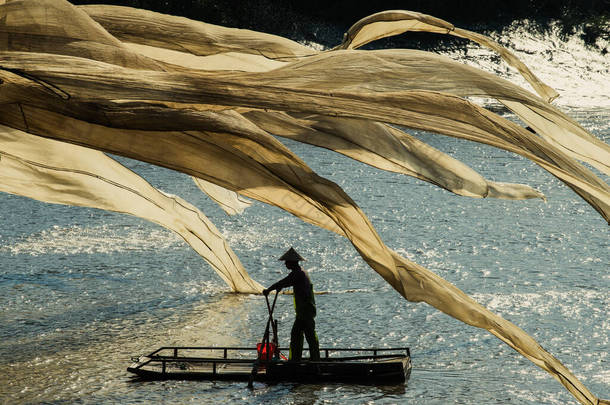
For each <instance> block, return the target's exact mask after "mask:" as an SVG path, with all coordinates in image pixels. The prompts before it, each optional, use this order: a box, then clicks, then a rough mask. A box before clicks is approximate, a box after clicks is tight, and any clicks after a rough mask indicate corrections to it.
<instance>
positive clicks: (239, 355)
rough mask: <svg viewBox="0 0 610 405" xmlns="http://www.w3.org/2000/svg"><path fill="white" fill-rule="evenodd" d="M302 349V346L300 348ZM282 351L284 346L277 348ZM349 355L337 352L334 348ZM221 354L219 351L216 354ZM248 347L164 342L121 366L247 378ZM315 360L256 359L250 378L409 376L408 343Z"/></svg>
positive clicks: (392, 380) (140, 372) (360, 380)
mask: <svg viewBox="0 0 610 405" xmlns="http://www.w3.org/2000/svg"><path fill="white" fill-rule="evenodd" d="M305 350H307V349H305ZM280 351H284V352H287V351H288V349H287V348H280ZM341 352H343V353H349V354H350V355H349V356H345V355H343V356H337V355H336V354H337V353H341ZM219 353H222V354H219ZM256 353H257V352H256V348H252V347H182V346H164V347H161V348H159V349H157V350H155V351H154V352H152V353H150V354H148V355H145V356H140V357H137V358H132V361H133V362H134V363H133V364H132V365H131V366H130V367H128V368H127V371H129V372H131V373H134V374H136V376H138V377H139V378H142V379H147V380H168V379H173V380H176V379H177V380H234V381H248V379H249V378H250V376H251V374H252V367H253V366H254V363H255V362H256ZM320 353H321V355H322V358H321V360H320V361H308V360H303V361H281V360H279V361H278V360H272V361H261V362H260V365H259V368H258V372H257V374H256V379H255V380H256V381H262V382H283V381H286V382H290V381H294V382H300V383H326V382H340V383H353V384H375V385H394V384H404V383H405V382H406V381H407V380H408V379H409V376H410V375H411V351H410V349H409V348H369V349H354V348H348V349H344V348H334V347H333V348H321V349H320Z"/></svg>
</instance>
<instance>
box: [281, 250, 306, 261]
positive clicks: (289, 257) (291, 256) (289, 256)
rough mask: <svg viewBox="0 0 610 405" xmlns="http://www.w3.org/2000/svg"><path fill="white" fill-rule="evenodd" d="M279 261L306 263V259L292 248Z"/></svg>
mask: <svg viewBox="0 0 610 405" xmlns="http://www.w3.org/2000/svg"><path fill="white" fill-rule="evenodd" d="M279 260H284V261H286V262H300V261H304V260H305V259H303V258H302V257H301V255H300V254H298V253H297V251H296V250H294V248H292V247H291V248H290V249H288V250H287V251H286V253H284V254H283V255H282V257H280V258H279Z"/></svg>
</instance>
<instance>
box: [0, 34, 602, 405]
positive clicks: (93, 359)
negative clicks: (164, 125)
mask: <svg viewBox="0 0 610 405" xmlns="http://www.w3.org/2000/svg"><path fill="white" fill-rule="evenodd" d="M517 27H518V25H517V26H515V27H513V28H510V29H508V31H505V32H500V33H498V34H497V37H498V39H504V42H505V43H506V44H507V45H510V46H511V49H513V50H515V52H516V53H517V54H518V56H519V57H521V58H522V59H523V60H524V61H525V62H526V63H528V64H529V65H530V67H532V68H533V70H534V71H535V72H536V73H537V74H538V75H539V77H541V78H542V79H543V80H544V81H546V82H547V83H548V84H550V85H551V86H553V87H555V88H557V89H558V90H559V91H560V92H561V93H562V94H563V97H562V98H561V99H559V100H558V101H557V103H556V104H558V105H559V106H560V107H561V108H562V109H564V111H567V112H568V113H569V114H570V115H571V116H573V117H574V118H576V119H577V120H578V121H579V122H580V123H581V124H582V125H583V126H584V127H585V128H586V129H588V130H589V131H591V132H592V133H593V134H595V135H596V136H598V137H600V138H601V139H604V140H605V142H610V101H609V99H608V94H610V85H609V84H608V80H607V78H608V77H610V76H609V71H608V69H609V68H608V67H609V66H610V57H609V56H608V55H607V54H606V55H602V54H601V53H599V52H597V51H594V50H591V49H587V48H585V47H584V45H582V43H580V42H579V41H578V40H576V39H574V38H572V39H570V40H560V39H559V38H558V37H557V36H556V35H555V34H553V32H549V33H547V34H545V35H544V36H542V35H541V34H539V35H538V36H535V35H533V34H531V33H530V32H528V31H527V30H523V29H520V28H517ZM452 56H454V57H456V58H459V59H461V60H463V61H464V62H465V63H474V64H478V65H480V66H483V67H484V68H488V69H491V70H493V71H495V72H496V73H498V74H501V75H503V76H504V77H508V78H510V79H514V80H516V81H517V82H519V83H521V82H520V79H519V78H518V77H516V76H514V74H513V73H511V72H510V71H509V70H504V68H497V67H496V66H495V63H496V62H497V60H495V59H494V57H493V56H491V55H490V54H488V53H485V52H480V51H479V50H478V49H477V48H475V47H466V46H465V47H464V48H463V49H457V50H455V51H453V53H452ZM491 106H492V107H494V106H493V105H491ZM498 111H499V113H500V114H501V115H504V116H506V117H508V118H512V117H511V115H510V114H509V113H508V112H506V111H502V110H501V109H500V110H498ZM415 135H417V136H418V137H420V138H421V139H423V140H425V141H427V142H429V143H430V144H432V145H434V146H435V147H437V148H439V149H441V150H443V151H445V152H447V153H449V154H451V155H452V156H454V157H457V158H458V159H460V160H462V161H464V162H466V163H468V164H470V165H471V166H472V167H474V168H475V169H476V170H478V171H479V172H480V173H482V174H483V175H484V176H486V177H488V178H490V179H492V180H496V181H506V182H525V183H527V184H530V185H532V186H534V187H536V188H537V189H539V190H541V191H542V192H543V193H544V194H545V195H546V196H547V198H548V202H547V203H544V202H543V201H541V200H529V201H501V200H477V199H470V198H465V197H458V196H455V195H452V194H450V193H448V192H446V191H444V190H440V189H437V188H435V187H433V186H432V185H429V184H427V183H423V182H420V181H417V180H414V179H411V178H408V177H406V176H401V175H397V174H393V173H385V172H381V171H379V170H376V169H373V168H370V167H368V166H364V165H362V164H359V163H357V162H354V161H351V160H350V159H347V158H345V157H343V156H340V155H337V154H334V153H331V152H328V151H326V150H322V149H317V148H313V147H311V146H307V145H302V144H298V143H295V142H291V141H286V140H282V142H284V143H285V144H286V145H287V146H288V147H289V148H291V149H292V150H293V151H295V152H296V153H297V154H298V155H299V156H301V157H302V158H303V159H304V160H305V161H306V162H307V163H308V164H309V165H310V166H311V167H312V168H313V169H314V170H316V171H317V172H318V173H319V174H321V175H322V176H325V177H327V178H329V179H331V180H333V181H335V182H336V183H338V184H339V185H340V186H341V187H343V188H344V189H345V190H346V191H347V193H348V194H349V195H350V196H352V198H354V200H355V201H356V202H357V203H358V204H359V205H360V206H361V207H362V209H363V210H364V212H365V213H366V214H367V215H368V216H369V218H371V220H372V222H373V224H374V225H375V227H376V228H377V230H378V232H379V233H380V235H381V237H382V239H383V240H384V241H385V242H386V244H387V245H388V246H389V247H391V248H393V249H395V250H397V251H398V252H399V253H401V254H402V255H404V256H406V257H408V258H409V259H412V260H414V261H416V262H418V263H420V264H422V265H424V266H426V267H428V268H429V269H431V270H433V271H435V272H436V273H438V274H439V275H441V276H442V277H444V278H445V279H447V280H449V281H451V282H452V283H454V284H456V285H457V286H458V287H459V288H461V289H462V290H464V291H465V292H467V293H468V294H470V295H471V296H473V297H474V298H475V299H476V300H478V301H479V302H481V303H482V304H484V305H485V306H487V307H488V308H490V309H491V310H492V311H495V312H497V313H499V314H500V315H502V316H503V317H505V318H507V319H509V320H511V321H512V322H514V323H515V324H517V325H518V326H520V327H522V328H523V329H524V330H525V331H527V332H528V333H530V334H531V335H532V336H533V337H534V338H535V339H537V340H538V342H539V343H540V344H541V345H542V346H543V347H545V348H546V349H547V350H548V351H550V352H551V353H552V354H554V355H555V356H556V357H558V358H559V359H560V360H561V361H562V362H563V363H564V364H565V365H566V366H567V367H568V368H569V369H570V370H572V371H573V372H574V373H575V374H576V375H577V376H578V377H579V378H580V379H582V381H583V382H584V383H585V385H586V386H587V387H588V388H589V389H590V390H592V391H593V392H594V393H595V394H597V395H598V396H600V397H602V398H608V397H610V389H609V386H610V358H609V356H608V353H609V352H610V343H609V337H608V336H609V335H610V322H609V318H608V311H609V310H610V298H609V297H610V294H609V291H610V272H609V271H608V270H609V268H610V246H609V243H608V240H609V232H608V225H607V224H606V223H605V221H604V220H603V219H602V218H601V217H600V216H599V215H598V214H597V213H596V212H595V211H594V210H593V209H591V208H590V207H589V206H588V205H587V204H585V203H584V202H583V201H582V200H581V199H580V198H579V197H578V196H577V195H576V194H574V193H573V192H572V191H571V190H570V189H569V188H568V187H566V186H564V185H563V184H561V183H560V182H559V181H557V180H556V179H555V178H553V177H552V176H551V175H549V174H548V173H546V172H545V171H543V170H542V169H540V168H539V167H537V166H535V165H534V164H532V163H530V162H529V161H527V160H525V159H522V158H520V157H518V156H514V155H511V154H509V153H506V152H503V151H500V150H496V149H493V148H490V147H487V146H484V145H478V144H474V143H469V142H465V141H460V140H455V139H452V138H448V137H444V136H439V135H434V134H426V133H415ZM119 160H120V161H121V162H122V163H124V164H125V165H127V166H128V167H130V168H131V169H133V170H134V171H136V172H138V173H139V174H141V175H142V176H143V177H145V178H146V179H147V180H148V181H150V182H151V183H152V184H153V185H155V186H157V187H158V188H160V189H161V190H163V191H165V192H168V193H171V194H177V195H180V196H182V197H183V198H185V199H187V200H188V201H190V202H191V203H193V204H195V205H197V206H198V207H199V208H200V209H201V210H202V211H203V212H204V213H205V214H206V215H208V216H209V217H210V218H211V219H212V221H213V222H214V223H215V224H216V225H217V227H218V228H219V229H220V230H221V231H222V232H223V234H224V235H225V236H226V238H227V239H228V241H229V243H230V244H231V246H232V248H233V249H234V250H235V252H236V253H237V255H238V256H239V258H240V259H241V260H242V262H243V263H244V265H245V267H246V268H247V269H248V271H249V272H250V274H251V275H252V276H253V277H254V278H255V279H256V280H258V281H260V282H261V283H263V284H265V285H268V284H270V283H272V282H274V281H276V280H277V279H279V278H281V277H283V276H285V275H286V274H287V272H286V270H285V269H283V268H282V266H281V265H280V263H279V262H278V261H277V257H279V256H280V255H281V254H282V253H283V252H284V251H285V250H286V249H287V248H288V247H289V246H294V247H295V248H296V249H297V250H298V251H299V253H300V254H301V255H302V256H304V257H306V259H307V261H306V262H305V266H304V267H305V268H306V269H308V271H309V273H310V276H311V278H312V281H313V282H314V286H315V288H316V290H317V291H320V292H325V294H322V295H318V296H317V304H318V317H317V331H318V335H319V337H320V342H321V345H322V346H335V347H366V346H379V347H383V346H385V347H396V346H399V347H402V346H409V347H411V350H412V356H413V367H414V368H413V373H412V375H411V378H410V380H409V381H408V383H407V384H406V385H405V386H401V387H392V388H388V387H371V386H345V385H309V386H301V385H298V384H277V385H266V384H255V390H253V391H250V390H248V389H247V388H246V384H245V383H232V382H180V381H178V382H146V383H143V382H133V381H131V379H130V377H129V375H128V373H127V372H126V370H125V369H126V367H127V366H128V365H129V363H130V357H131V356H133V355H139V354H144V353H146V352H149V351H152V350H154V349H156V348H157V347H159V346H162V345H201V346H203V345H206V346H207V345H236V346H244V345H245V346H253V345H254V343H255V342H256V341H258V340H259V339H260V338H261V335H262V333H263V329H264V326H265V322H266V314H267V309H266V306H265V303H264V299H263V298H262V297H259V296H254V295H236V294H232V293H230V292H229V291H228V288H227V287H226V286H225V285H224V284H223V282H222V281H221V280H220V278H219V277H217V276H216V274H215V273H214V272H213V271H212V270H211V269H210V268H209V266H207V264H206V263H205V262H203V261H202V260H201V258H200V257H199V256H198V255H197V254H195V253H194V252H193V251H192V250H191V249H190V248H189V246H188V245H187V244H185V243H184V242H183V241H182V240H181V239H180V238H179V237H177V236H176V235H174V234H173V233H171V232H170V231H167V230H165V229H163V228H160V227H159V226H157V225H154V224H151V223H148V222H145V221H143V220H140V219H138V218H134V217H130V216H126V215H121V214H116V213H110V212H104V211H99V210H94V209H86V208H77V207H66V206H60V205H51V204H44V203H40V202H37V201H33V200H29V199H26V198H22V197H17V196H12V195H8V194H2V195H0V218H1V220H2V222H1V223H2V228H1V229H0V291H1V292H2V294H0V369H1V370H2V372H1V373H0V402H1V403H6V404H15V403H45V404H72V403H78V404H113V403H123V404H126V403H168V404H169V403H171V404H179V403H213V402H220V401H222V402H236V403H237V402H239V403H246V404H257V403H284V404H314V403H318V404H322V403H345V404H361V403H375V404H378V403H379V404H393V403H409V404H447V403H456V404H474V403H484V404H564V403H575V401H574V400H573V398H572V396H571V395H570V394H569V393H568V392H567V391H566V390H565V389H563V387H562V386H561V385H560V384H559V383H558V382H556V381H555V380H554V379H552V378H551V377H550V376H549V375H548V374H546V373H545V372H543V371H542V370H541V369H538V368H537V367H536V366H534V365H533V364H532V363H530V362H529V361H528V360H526V359H525V358H523V357H522V356H520V355H518V354H517V353H516V352H514V351H512V350H511V349H510V348H509V347H508V346H506V345H505V344H503V343H501V342H500V341H499V340H498V339H496V338H494V337H493V336H491V335H490V334H489V333H487V332H485V331H483V330H479V329H475V328H472V327H469V326H466V325H464V324H462V323H460V322H458V321H456V320H454V319H453V318H450V317H448V316H446V315H444V314H442V313H440V312H438V311H436V310H434V309H433V308H431V307H429V306H427V305H426V304H414V303H409V302H406V301H404V300H403V299H402V298H401V297H400V296H399V295H398V294H397V293H396V292H394V290H392V289H391V288H390V287H389V286H388V285H387V284H386V283H385V282H384V281H383V280H382V279H381V277H379V276H378V275H377V274H376V273H374V272H373V271H372V270H371V269H370V268H368V267H367V266H366V265H365V264H364V263H363V261H362V260H361V258H360V257H359V256H358V254H357V253H356V252H355V251H354V249H353V248H352V247H351V245H349V243H347V242H346V240H344V239H342V238H341V237H339V236H337V235H334V234H331V233H329V232H327V231H324V230H321V229H318V228H316V227H314V226H311V225H308V224H305V223H303V222H301V221H300V220H298V219H297V218H295V217H292V216H290V215H288V214H286V213H284V212H283V211H281V210H279V209H277V208H274V207H268V206H265V205H263V204H261V203H255V204H254V205H253V206H252V207H251V208H249V209H247V210H246V211H245V213H244V214H243V215H241V216H236V217H229V216H227V215H225V214H224V213H223V212H222V211H221V210H220V209H219V208H217V207H216V206H215V205H214V204H213V203H212V202H211V201H210V200H208V199H207V198H206V197H205V196H204V195H203V194H202V193H201V192H200V191H199V190H198V189H197V188H196V186H195V185H194V184H193V182H192V181H191V180H190V179H189V178H188V177H187V176H185V175H182V174H179V173H175V172H172V171H169V170H166V169H162V168H158V167H154V166H150V165H148V164H144V163H141V162H137V161H130V160H127V159H122V158H119ZM602 178H604V177H602ZM605 180H606V181H608V178H607V177H605ZM276 316H277V317H278V319H279V323H280V343H281V345H283V346H287V345H288V340H289V332H290V326H291V323H292V318H293V309H292V300H291V298H290V297H280V298H279V299H278V304H277V308H276Z"/></svg>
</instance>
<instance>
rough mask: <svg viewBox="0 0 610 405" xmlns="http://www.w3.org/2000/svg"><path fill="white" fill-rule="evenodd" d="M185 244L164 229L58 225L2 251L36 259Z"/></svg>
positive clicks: (10, 245)
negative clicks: (40, 256)
mask: <svg viewBox="0 0 610 405" xmlns="http://www.w3.org/2000/svg"><path fill="white" fill-rule="evenodd" d="M183 244H184V242H183V241H182V239H181V238H180V237H178V236H177V235H176V234H174V233H173V232H170V231H167V230H165V229H161V228H157V229H150V228H133V227H128V226H126V227H118V226H116V225H114V226H112V225H101V226H91V227H89V226H81V225H75V226H70V227H62V226H57V225H55V226H53V227H51V228H50V229H45V230H43V231H41V232H38V233H35V234H32V235H29V236H27V237H25V238H23V239H22V240H20V241H17V242H15V243H12V244H8V245H5V246H2V247H1V248H0V252H9V253H12V254H28V255H32V256H38V255H44V254H65V255H72V254H83V253H85V254H96V253H115V252H127V251H147V250H158V249H175V248H178V247H182V245H183Z"/></svg>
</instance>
